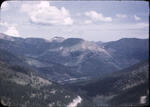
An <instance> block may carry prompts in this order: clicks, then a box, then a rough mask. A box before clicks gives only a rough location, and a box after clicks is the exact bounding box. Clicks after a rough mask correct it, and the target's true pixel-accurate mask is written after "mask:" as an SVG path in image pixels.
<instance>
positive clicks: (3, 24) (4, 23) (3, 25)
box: [0, 22, 9, 27]
mask: <svg viewBox="0 0 150 107" xmlns="http://www.w3.org/2000/svg"><path fill="white" fill-rule="evenodd" d="M0 26H2V27H8V26H9V24H8V23H7V22H0Z"/></svg>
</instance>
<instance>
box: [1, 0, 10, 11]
mask: <svg viewBox="0 0 150 107" xmlns="http://www.w3.org/2000/svg"><path fill="white" fill-rule="evenodd" d="M8 6H9V4H8V2H7V1H4V2H3V3H2V4H1V9H2V10H7V9H8Z"/></svg>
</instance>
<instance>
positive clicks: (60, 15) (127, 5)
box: [0, 1, 149, 42]
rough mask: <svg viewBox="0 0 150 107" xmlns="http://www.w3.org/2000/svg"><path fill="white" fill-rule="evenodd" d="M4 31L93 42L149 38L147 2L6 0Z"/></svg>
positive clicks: (0, 24)
mask: <svg viewBox="0 0 150 107" xmlns="http://www.w3.org/2000/svg"><path fill="white" fill-rule="evenodd" d="M0 32H1V33H5V34H8V35H11V36H17V37H40V38H46V39H51V38H53V37H54V36H61V37H64V38H69V37H74V38H75V37H77V38H83V39H85V40H89V41H103V42H107V41H114V40H118V39H121V38H148V37H149V6H148V2H145V1H6V2H3V3H2V5H1V11H0Z"/></svg>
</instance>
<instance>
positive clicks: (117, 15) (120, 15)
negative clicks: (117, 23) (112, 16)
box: [116, 14, 127, 18]
mask: <svg viewBox="0 0 150 107" xmlns="http://www.w3.org/2000/svg"><path fill="white" fill-rule="evenodd" d="M116 17H118V18H126V17H127V15H126V14H116Z"/></svg>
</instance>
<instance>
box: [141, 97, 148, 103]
mask: <svg viewBox="0 0 150 107" xmlns="http://www.w3.org/2000/svg"><path fill="white" fill-rule="evenodd" d="M146 98H147V96H141V97H140V103H141V104H145V103H146Z"/></svg>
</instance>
